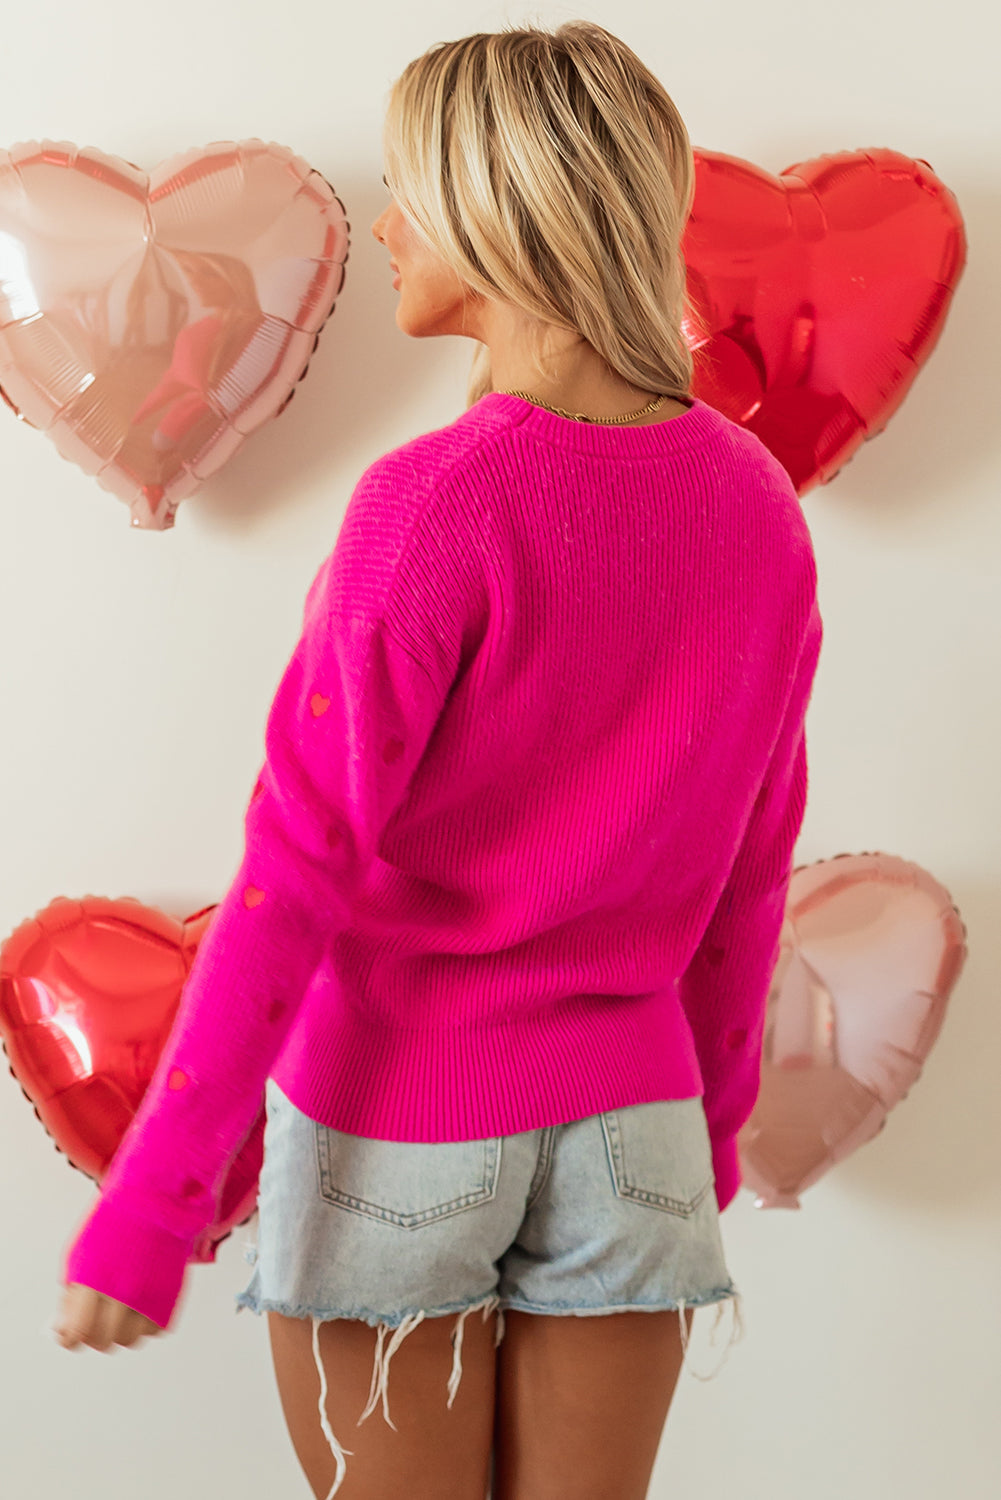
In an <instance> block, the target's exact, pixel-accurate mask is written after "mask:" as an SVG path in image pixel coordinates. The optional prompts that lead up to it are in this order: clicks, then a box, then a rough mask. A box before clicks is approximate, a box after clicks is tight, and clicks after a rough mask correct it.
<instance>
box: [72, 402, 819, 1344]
mask: <svg viewBox="0 0 1001 1500" xmlns="http://www.w3.org/2000/svg"><path fill="white" fill-rule="evenodd" d="M816 583H817V579H816V565H815V559H814V553H813V548H812V545H811V538H810V533H809V530H808V527H807V524H806V521H805V518H804V515H803V512H802V509H801V507H800V503H799V500H798V498H797V495H796V492H795V490H794V488H793V485H792V482H791V481H790V479H789V477H788V475H787V474H786V471H785V470H784V469H783V468H782V466H781V465H780V464H779V463H778V461H777V460H776V459H775V458H774V457H773V456H772V455H771V454H770V453H769V451H768V450H767V449H766V448H765V447H764V445H763V444H762V443H761V442H760V441H759V439H758V438H756V437H755V436H754V435H753V434H751V433H748V432H747V431H745V430H744V429H743V428H741V427H739V426H738V425H736V424H735V423H733V422H731V421H729V420H728V419H727V418H725V417H724V416H722V415H721V414H720V413H719V412H717V411H716V410H715V409H714V408H713V407H711V406H709V405H707V404H706V403H704V402H702V401H700V400H697V399H695V400H693V401H692V404H691V405H690V407H689V408H688V409H687V410H686V411H684V412H682V413H681V414H679V415H678V416H675V417H673V418H670V419H668V420H665V421H662V422H660V423H654V424H651V425H647V426H639V427H628V426H621V427H615V426H599V425H589V424H586V423H580V422H576V421H573V420H571V419H569V418H567V417H561V416H558V415H556V414H555V413H552V412H549V411H547V410H545V409H544V408H542V407H539V406H535V405H533V404H532V403H530V402H528V401H525V400H523V399H521V398H520V397H516V396H511V395H508V394H505V393H501V392H491V393H490V394H488V395H486V396H484V397H483V398H482V399H481V400H480V401H478V402H476V403H475V405H473V406H472V407H470V408H469V409H467V410H466V411H464V412H463V414H462V415H461V416H460V417H459V418H458V419H457V420H456V421H454V422H452V423H450V424H449V425H448V426H445V427H442V428H440V429H437V430H435V431H433V432H430V433H427V434H424V435H422V436H419V437H417V438H415V439H413V440H412V441H410V442H407V443H404V444H403V445H402V446H401V447H399V448H396V449H394V450H393V451H392V452H390V453H388V454H386V455H385V456H384V457H382V458H380V459H378V460H377V462H375V463H374V464H372V466H371V467H370V468H369V469H367V470H366V471H365V473H364V474H363V475H362V477H361V479H360V480H359V482H358V484H357V485H356V487H355V489H354V491H353V492H352V495H351V498H350V500H349V503H348V506H347V509H346V512H345V515H344V520H343V522H342V524H341V528H340V531H339V533H338V535H337V540H336V543H335V545H334V548H333V551H332V552H331V553H330V555H329V556H328V557H327V558H326V559H325V561H324V563H323V564H322V566H321V567H320V569H319V571H318V573H317V574H316V577H315V579H314V581H313V583H312V585H311V587H310V589H309V593H308V595H307V599H306V605H305V611H304V618H303V627H302V632H301V635H300V638H299V640H298V642H297V644H296V646H295V649H294V651H293V653H292V656H291V660H290V661H289V663H288V665H287V667H286V668H285V670H284V673H283V675H282V678H281V681H280V683H279V685H278V689H277V692H276V695H275V698H274V701H273V704H272V706H271V709H270V711H269V715H268V719H267V725H266V729H265V733H264V747H265V759H264V764H263V766H262V769H261V772H260V775H259V778H258V781H257V784H256V786H255V788H254V790H253V794H252V795H251V797H250V800H249V804H248V806H247V810H246V815H245V848H244V852H243V855H242V859H241V860H240V863H239V866H238V868H237V872H236V875H235V878H234V879H233V882H232V884H231V886H230V887H229V890H228V891H227V893H226V894H225V896H224V898H223V899H222V901H221V902H220V904H219V906H218V907H217V908H216V910H215V912H214V913H213V916H212V918H211V921H210V924H209V926H208V929H207V931H206V932H205V934H204V936H203V938H202V941H201V944H200V946H199V949H198V953H197V956H196V959H195V962H194V964H193V966H192V968H191V971H190V973H189V975H188V979H187V982H186V984H185V987H184V991H183V993H182V996H181V1002H180V1007H179V1010H178V1013H177V1016H176V1019H175V1022H174V1026H173V1028H172V1030H171V1033H170V1037H169V1039H168V1042H167V1044H166V1046H165V1049H164V1051H163V1053H162V1054H161V1057H160V1059H159V1063H158V1066H157V1069H156V1072H155V1074H154V1076H153V1079H152V1081H151V1083H150V1086H149V1088H148V1089H147V1091H146V1094H145V1096H144V1098H143V1101H142V1104H141V1106H140V1108H139V1110H138V1112H137V1114H136V1116H135V1119H134V1120H133V1122H132V1124H131V1125H130V1127H129V1129H128V1131H127V1132H126V1135H125V1137H124V1139H123V1141H122V1143H121V1145H120V1147H119V1149H118V1151H117V1153H116V1155H115V1157H114V1160H113V1162H112V1164H111V1166H110V1168H109V1171H108V1173H107V1176H106V1177H105V1180H104V1182H103V1184H102V1187H101V1191H100V1193H99V1195H98V1197H97V1199H96V1201H95V1203H94V1205H93V1207H92V1209H91V1211H90V1212H89V1214H88V1215H87V1216H86V1218H85V1220H84V1221H83V1224H82V1226H81V1228H80V1229H79V1231H78V1232H77V1235H76V1238H75V1240H74V1241H73V1243H72V1244H71V1246H70V1247H69V1249H68V1251H67V1254H66V1260H65V1265H64V1280H65V1282H66V1283H67V1284H69V1283H70V1282H78V1283H81V1284H82V1285H85V1286H90V1287H93V1288H95V1289H96V1290H98V1291H101V1292H104V1293H105V1294H107V1295H109V1296H111V1297H114V1298H117V1299H118V1300H119V1301H121V1302H124V1303H126V1304H127V1305H128V1306H130V1307H133V1308H136V1309H137V1310H138V1311H139V1312H142V1313H145V1314H146V1316H147V1317H149V1318H151V1319H152V1320H153V1321H154V1322H155V1323H157V1324H158V1325H159V1326H160V1327H166V1326H167V1325H168V1324H169V1322H170V1320H171V1317H172V1314H173V1312H174V1309H175V1307H176V1306H177V1303H178V1301H179V1298H180V1295H181V1291H182V1287H183V1281H184V1274H185V1268H186V1265H187V1263H188V1262H189V1260H191V1259H193V1258H196V1257H195V1255H194V1251H195V1246H196V1244H199V1243H200V1244H201V1245H202V1248H203V1249H204V1236H205V1234H206V1231H207V1228H208V1226H209V1225H210V1224H211V1223H212V1222H213V1216H214V1214H215V1212H216V1208H217V1201H218V1193H219V1189H220V1184H221V1182H222V1179H223V1178H224V1177H225V1175H226V1172H227V1169H228V1167H229V1165H230V1163H231V1162H232V1160H233V1158H234V1156H235V1155H236V1153H237V1152H238V1151H239V1150H240V1148H241V1146H242V1145H243V1143H244V1142H245V1141H246V1139H247V1137H248V1135H249V1133H250V1131H251V1129H252V1127H253V1126H254V1123H255V1121H256V1120H257V1119H258V1117H259V1115H260V1112H261V1109H262V1106H263V1094H264V1085H265V1081H266V1079H267V1078H268V1077H269V1076H271V1077H272V1078H274V1079H275V1081H276V1082H277V1083H278V1084H279V1086H280V1087H281V1088H282V1090H283V1091H284V1092H285V1093H286V1094H287V1095H288V1097H289V1098H290V1099H291V1100H292V1101H293V1102H294V1103H295V1104H296V1105H297V1106H298V1108H299V1109H301V1110H302V1111H304V1112H305V1113H306V1114H307V1115H309V1116H310V1117H312V1118H313V1119H315V1120H317V1121H320V1122H321V1123H323V1124H326V1125H329V1126H332V1127H334V1128H335V1129H338V1130H342V1131H348V1132H351V1133H352V1134H357V1135H363V1136H370V1137H375V1138H378V1139H382V1140H394V1141H427V1142H430V1141H455V1140H471V1139H479V1138H483V1137H489V1136H500V1135H508V1134H511V1133H514V1132H518V1131H524V1130H532V1129H536V1128H538V1127H541V1126H546V1125H553V1124H559V1123H564V1122H567V1121H570V1120H574V1119H581V1118H584V1117H586V1116H588V1115H591V1114H595V1113H597V1112H599V1111H603V1110H608V1109H614V1108H624V1107H626V1106H629V1105H633V1104H641V1103H645V1102H647V1101H652V1100H659V1099H673V1098H689V1097H692V1096H696V1095H702V1097H703V1103H704V1107H705V1112H706V1118H707V1121H708V1126H709V1132H710V1137H711V1141H712V1153H713V1167H714V1171H715V1177H716V1198H717V1202H718V1205H719V1208H720V1209H723V1208H725V1207H726V1205H727V1204H728V1203H729V1202H730V1201H731V1199H732V1198H733V1196H734V1194H735V1192H736V1190H737V1187H738V1185H739V1182H740V1174H739V1164H738V1156H737V1149H736V1136H737V1133H738V1131H739V1129H740V1127H741V1126H742V1125H743V1123H744V1122H745V1121H746V1120H747V1118H748V1116H749V1115H750V1113H751V1111H752V1109H753V1106H754V1103H755V1099H756V1097H757V1092H758V1088H759V1081H760V1061H761V1048H762V1032H763V1021H764V1012H765V1002H766V999H767V995H768V991H769V984H770V980H771V977H772V974H773V972H774V968H775V964H776V961H777V958H778V952H779V934H780V929H781V926H782V921H783V914H784V910H785V903H786V897H787V891H788V883H789V877H790V874H791V871H792V859H793V849H794V845H795V842H796V838H797V836H798V833H799V830H800V827H801V824H802V820H803V816H804V811H805V806H806V796H807V760H806V742H805V733H804V718H805V713H806V709H807V704H808V701H809V698H810V694H811V686H812V682H813V678H814V673H815V670H816V666H817V660H818V653H819V650H820V644H821V638H822V622H821V617H820V613H819V609H818V603H817V588H816ZM197 1258H205V1256H204V1254H203V1255H202V1256H200V1257H197Z"/></svg>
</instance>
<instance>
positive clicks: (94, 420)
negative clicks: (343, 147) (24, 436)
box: [0, 139, 351, 530]
mask: <svg viewBox="0 0 1001 1500" xmlns="http://www.w3.org/2000/svg"><path fill="white" fill-rule="evenodd" d="M350 227H351V226H350V225H349V224H348V223H347V221H346V219H345V216H344V205H343V204H342V203H341V201H340V199H339V198H337V197H336V196H335V194H334V192H333V189H332V188H331V187H330V185H329V184H328V183H327V182H326V181H325V180H324V179H323V178H322V177H321V176H320V174H319V173H318V172H315V171H314V170H313V169H312V168H311V167H310V166H309V165H308V164H307V163H306V162H305V161H303V160H302V158H301V157H298V156H295V155H293V153H292V152H291V151H290V150H289V149H288V147H286V146H279V145H276V144H275V143H273V142H272V143H270V144H266V143H265V142H264V141H260V140H256V139H251V140H244V141H239V142H234V141H217V142H215V143H214V144H213V145H210V146H205V147H204V148H201V149H196V150H191V151H187V152H185V153H183V154H180V155H177V156H172V157H170V158H169V159H168V160H166V161H163V162H161V163H160V164H159V166H157V167H155V168H154V170H153V171H152V172H151V173H149V174H147V173H146V172H144V171H142V169H141V168H140V167H138V166H136V165H135V164H134V163H132V162H128V161H123V160H122V159H121V158H120V157H117V156H108V155H106V154H105V153H104V152H103V151H98V150H97V149H95V148H94V147H92V146H87V147H84V148H82V149H81V148H79V147H77V146H74V145H72V144H70V143H69V142H68V141H50V140H43V141H27V142H22V143H20V144H18V145H16V146H13V147H12V148H11V149H10V150H9V151H0V394H2V395H3V397H4V399H5V400H6V402H7V404H8V405H9V406H11V407H12V408H13V409H14V411H15V412H16V414H17V415H18V416H19V417H20V418H21V419H22V421H24V422H26V423H27V424H28V425H29V426H32V427H38V428H41V429H42V430H43V431H44V432H45V433H47V435H48V436H49V437H50V438H51V439H52V441H53V442H54V443H55V445H56V448H57V449H58V450H59V452H60V453H61V454H62V455H63V457H64V458H68V459H71V460H72V461H73V462H74V463H77V464H79V465H80V467H81V468H83V469H84V471H85V472H86V473H88V474H92V475H94V476H95V477H96V479H97V481H98V483H99V484H100V485H102V486H103V488H104V489H106V490H110V491H111V492H112V493H113V494H115V495H117V496H119V498H120V499H122V500H124V501H126V503H127V504H128V505H129V507H130V508H131V512H132V524H133V525H134V526H140V527H146V528H148V529H151V530H165V529H166V528H168V527H170V526H172V525H173V524H174V516H175V512H176V510H177V506H178V503H179V502H180V501H181V500H183V499H184V498H185V497H186V496H188V495H191V494H192V493H193V492H194V491H195V490H196V489H197V488H198V486H199V484H201V483H202V481H203V480H205V479H206V478H207V477H208V476H209V475H210V474H214V473H215V472H216V471H217V470H218V469H219V468H221V466H222V465H223V464H224V463H225V462H226V461H227V459H229V458H231V457H232V455H233V454H234V453H235V452H236V451H237V449H238V448H239V447H240V446H241V444H242V443H243V442H244V440H245V439H246V438H247V436H248V435H249V434H250V433H252V432H253V431H254V430H255V429H256V428H258V427H260V426H261V425H262V423H264V422H267V421H268V419H269V418H271V417H273V416H276V415H277V413H278V412H280V411H281V410H282V408H283V407H284V406H285V405H287V403H288V402H289V401H290V400H291V398H292V395H293V394H294V392H295V386H296V383H297V381H299V380H301V379H302V377H303V375H304V374H305V373H306V368H307V365H308V363H309V359H310V356H311V355H312V353H313V350H314V349H315V348H316V345H317V341H318V338H319V331H320V329H321V328H322V326H323V324H324V322H325V321H326V319H327V318H328V317H329V316H330V313H331V311H332V310H333V306H334V301H335V299H336V297H337V295H338V293H339V292H340V290H341V285H342V282H343V279H344V263H345V261H346V260H347V256H348V244H349V240H348V233H349V230H350Z"/></svg>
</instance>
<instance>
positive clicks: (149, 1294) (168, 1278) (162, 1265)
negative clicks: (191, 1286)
mask: <svg viewBox="0 0 1001 1500" xmlns="http://www.w3.org/2000/svg"><path fill="white" fill-rule="evenodd" d="M192 1255H193V1246H192V1242H191V1240H189V1239H178V1238H177V1236H176V1235H173V1234H170V1233H169V1232H168V1231H167V1230H165V1229H160V1228H158V1227H157V1225H155V1224H153V1223H151V1221H150V1220H149V1219H146V1218H142V1217H139V1216H137V1215H136V1214H133V1213H130V1212H129V1211H128V1209H126V1208H121V1207H119V1205H118V1204H116V1203H114V1202H109V1201H107V1200H106V1199H104V1198H102V1199H100V1200H99V1201H98V1203H97V1204H96V1205H95V1207H94V1209H93V1211H92V1213H91V1215H90V1218H89V1219H88V1220H87V1222H86V1223H85V1224H84V1227H83V1229H82V1230H81V1231H80V1233H79V1234H78V1235H77V1237H76V1239H75V1241H74V1242H73V1244H72V1245H71V1247H70V1249H69V1251H68V1253H67V1255H66V1259H65V1263H64V1267H63V1282H64V1285H66V1286H69V1285H70V1283H71V1282H77V1283H79V1284H80V1285H81V1286H89V1287H92V1288H93V1290H94V1291H96V1292H103V1293H104V1295H105V1296H106V1297H114V1298H115V1300H116V1301H117V1302H123V1303H124V1304H125V1306H126V1307H131V1308H134V1309H135V1311H136V1312H138V1313H142V1314H143V1315H144V1316H145V1317H147V1318H150V1319H151V1320H152V1321H153V1322H154V1323H156V1324H157V1325H158V1326H159V1327H160V1328H163V1329H166V1328H167V1326H168V1324H169V1323H170V1320H171V1317H172V1315H173V1312H174V1309H175V1307H176V1306H177V1303H178V1301H179V1299H180V1295H181V1291H182V1288H183V1285H184V1272H185V1268H186V1266H187V1263H188V1260H189V1259H190V1258H191V1257H192Z"/></svg>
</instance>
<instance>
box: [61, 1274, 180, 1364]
mask: <svg viewBox="0 0 1001 1500" xmlns="http://www.w3.org/2000/svg"><path fill="white" fill-rule="evenodd" d="M53 1331H54V1333H55V1335H56V1338H57V1339H58V1340H59V1342H60V1343H61V1344H62V1346H63V1348H64V1349H75V1348H76V1347H77V1345H78V1344H87V1345H88V1346H89V1347H90V1348H91V1349H99V1350H100V1351H101V1352H102V1353H107V1352H108V1350H110V1349H111V1346H112V1345H113V1344H121V1346H122V1348H123V1349H131V1348H132V1346H133V1345H134V1344H138V1342H139V1341H140V1339H142V1338H155V1337H156V1335H157V1334H158V1333H163V1332H164V1330H163V1329H162V1328H161V1327H160V1325H159V1323H154V1322H152V1321H151V1320H150V1319H149V1318H147V1317H145V1316H144V1315H143V1314H142V1313H140V1312H136V1310H135V1308H132V1307H126V1306H125V1303H124V1302H116V1301H115V1299H114V1297H106V1296H105V1295H104V1293H103V1292H95V1291H94V1289H93V1287H89V1286H81V1285H80V1284H79V1282H76V1281H72V1282H70V1284H69V1286H68V1287H67V1288H66V1289H65V1291H64V1293H63V1299H62V1303H61V1305H60V1308H59V1314H58V1316H57V1318H56V1321H55V1323H54V1325H53Z"/></svg>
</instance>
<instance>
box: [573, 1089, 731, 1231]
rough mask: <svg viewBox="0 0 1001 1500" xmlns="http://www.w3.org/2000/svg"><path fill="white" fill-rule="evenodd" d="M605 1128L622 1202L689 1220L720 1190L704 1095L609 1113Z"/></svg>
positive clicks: (609, 1157) (606, 1146)
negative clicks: (702, 1096)
mask: <svg viewBox="0 0 1001 1500" xmlns="http://www.w3.org/2000/svg"><path fill="white" fill-rule="evenodd" d="M601 1128H602V1131H603V1132H604V1136H605V1148H606V1151H607V1154H608V1164H609V1168H610V1170H611V1174H612V1181H613V1183H614V1186H615V1192H616V1194H617V1196H618V1197H620V1198H629V1199H631V1200H632V1201H633V1202H635V1203H641V1204H645V1205H646V1206H647V1207H648V1208H659V1209H661V1210H662V1211H664V1212H665V1213H671V1214H678V1215H680V1216H681V1217H682V1218H686V1219H687V1218H690V1217H691V1215H692V1214H693V1213H694V1212H695V1210H696V1209H697V1208H698V1207H699V1205H700V1204H701V1203H702V1202H703V1201H704V1199H705V1198H706V1197H707V1196H708V1195H709V1193H710V1192H711V1191H712V1190H713V1188H714V1187H715V1184H716V1177H715V1174H714V1172H713V1162H712V1143H711V1141H710V1139H709V1127H708V1125H707V1124H706V1117H705V1109H704V1107H703V1104H702V1098H701V1095H700V1096H698V1097H696V1098H692V1099H658V1100H655V1101H653V1102H651V1103H647V1104H633V1105H630V1106H629V1107H628V1108H626V1109H609V1110H606V1111H605V1112H604V1113H603V1114H602V1116H601Z"/></svg>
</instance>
